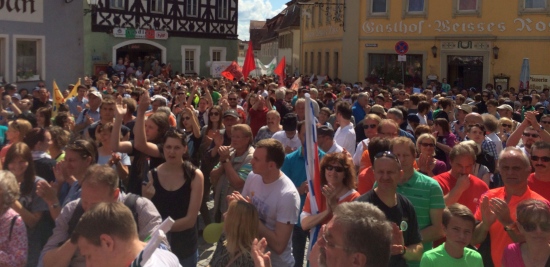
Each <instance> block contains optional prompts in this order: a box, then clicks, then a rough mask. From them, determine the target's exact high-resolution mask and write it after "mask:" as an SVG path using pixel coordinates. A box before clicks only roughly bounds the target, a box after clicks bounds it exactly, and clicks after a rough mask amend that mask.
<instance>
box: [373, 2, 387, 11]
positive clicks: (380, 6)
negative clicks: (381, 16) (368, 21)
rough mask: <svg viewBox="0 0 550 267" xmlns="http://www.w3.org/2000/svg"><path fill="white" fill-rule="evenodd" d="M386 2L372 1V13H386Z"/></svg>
mask: <svg viewBox="0 0 550 267" xmlns="http://www.w3.org/2000/svg"><path fill="white" fill-rule="evenodd" d="M386 7H387V3H386V0H372V13H386Z"/></svg>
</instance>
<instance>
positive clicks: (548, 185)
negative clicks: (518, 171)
mask: <svg viewBox="0 0 550 267" xmlns="http://www.w3.org/2000/svg"><path fill="white" fill-rule="evenodd" d="M527 183H528V185H529V188H531V190H533V191H535V192H536V193H537V194H539V195H541V196H542V197H544V198H546V199H550V182H543V181H540V180H538V179H537V178H535V173H531V175H529V178H527Z"/></svg>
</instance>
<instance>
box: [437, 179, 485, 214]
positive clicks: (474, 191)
mask: <svg viewBox="0 0 550 267" xmlns="http://www.w3.org/2000/svg"><path fill="white" fill-rule="evenodd" d="M433 178H434V180H436V181H437V182H438V183H439V186H441V190H443V195H446V194H448V193H449V192H451V189H453V188H454V187H455V185H456V181H457V178H456V177H453V176H451V172H450V171H448V172H444V173H442V174H439V175H437V176H434V177H433ZM469 179H470V187H468V189H467V190H466V191H464V192H463V193H462V195H461V196H460V198H458V201H457V203H460V204H462V205H464V206H466V207H468V208H469V209H470V210H471V211H472V213H474V212H476V209H477V205H478V204H479V200H480V199H481V195H483V194H484V193H485V192H487V191H489V187H488V186H487V184H486V183H485V182H483V181H482V180H481V179H479V178H477V177H476V176H474V175H471V174H470V176H469Z"/></svg>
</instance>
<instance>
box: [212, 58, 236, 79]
mask: <svg viewBox="0 0 550 267" xmlns="http://www.w3.org/2000/svg"><path fill="white" fill-rule="evenodd" d="M231 62H233V61H214V62H212V65H210V75H211V76H212V78H220V77H221V76H222V71H224V70H225V69H227V67H229V65H231Z"/></svg>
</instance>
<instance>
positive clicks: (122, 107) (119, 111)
mask: <svg viewBox="0 0 550 267" xmlns="http://www.w3.org/2000/svg"><path fill="white" fill-rule="evenodd" d="M127 111H128V108H127V106H126V104H124V103H123V102H122V96H118V97H117V101H116V109H115V115H116V116H117V117H122V116H124V115H126V112H127Z"/></svg>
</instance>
